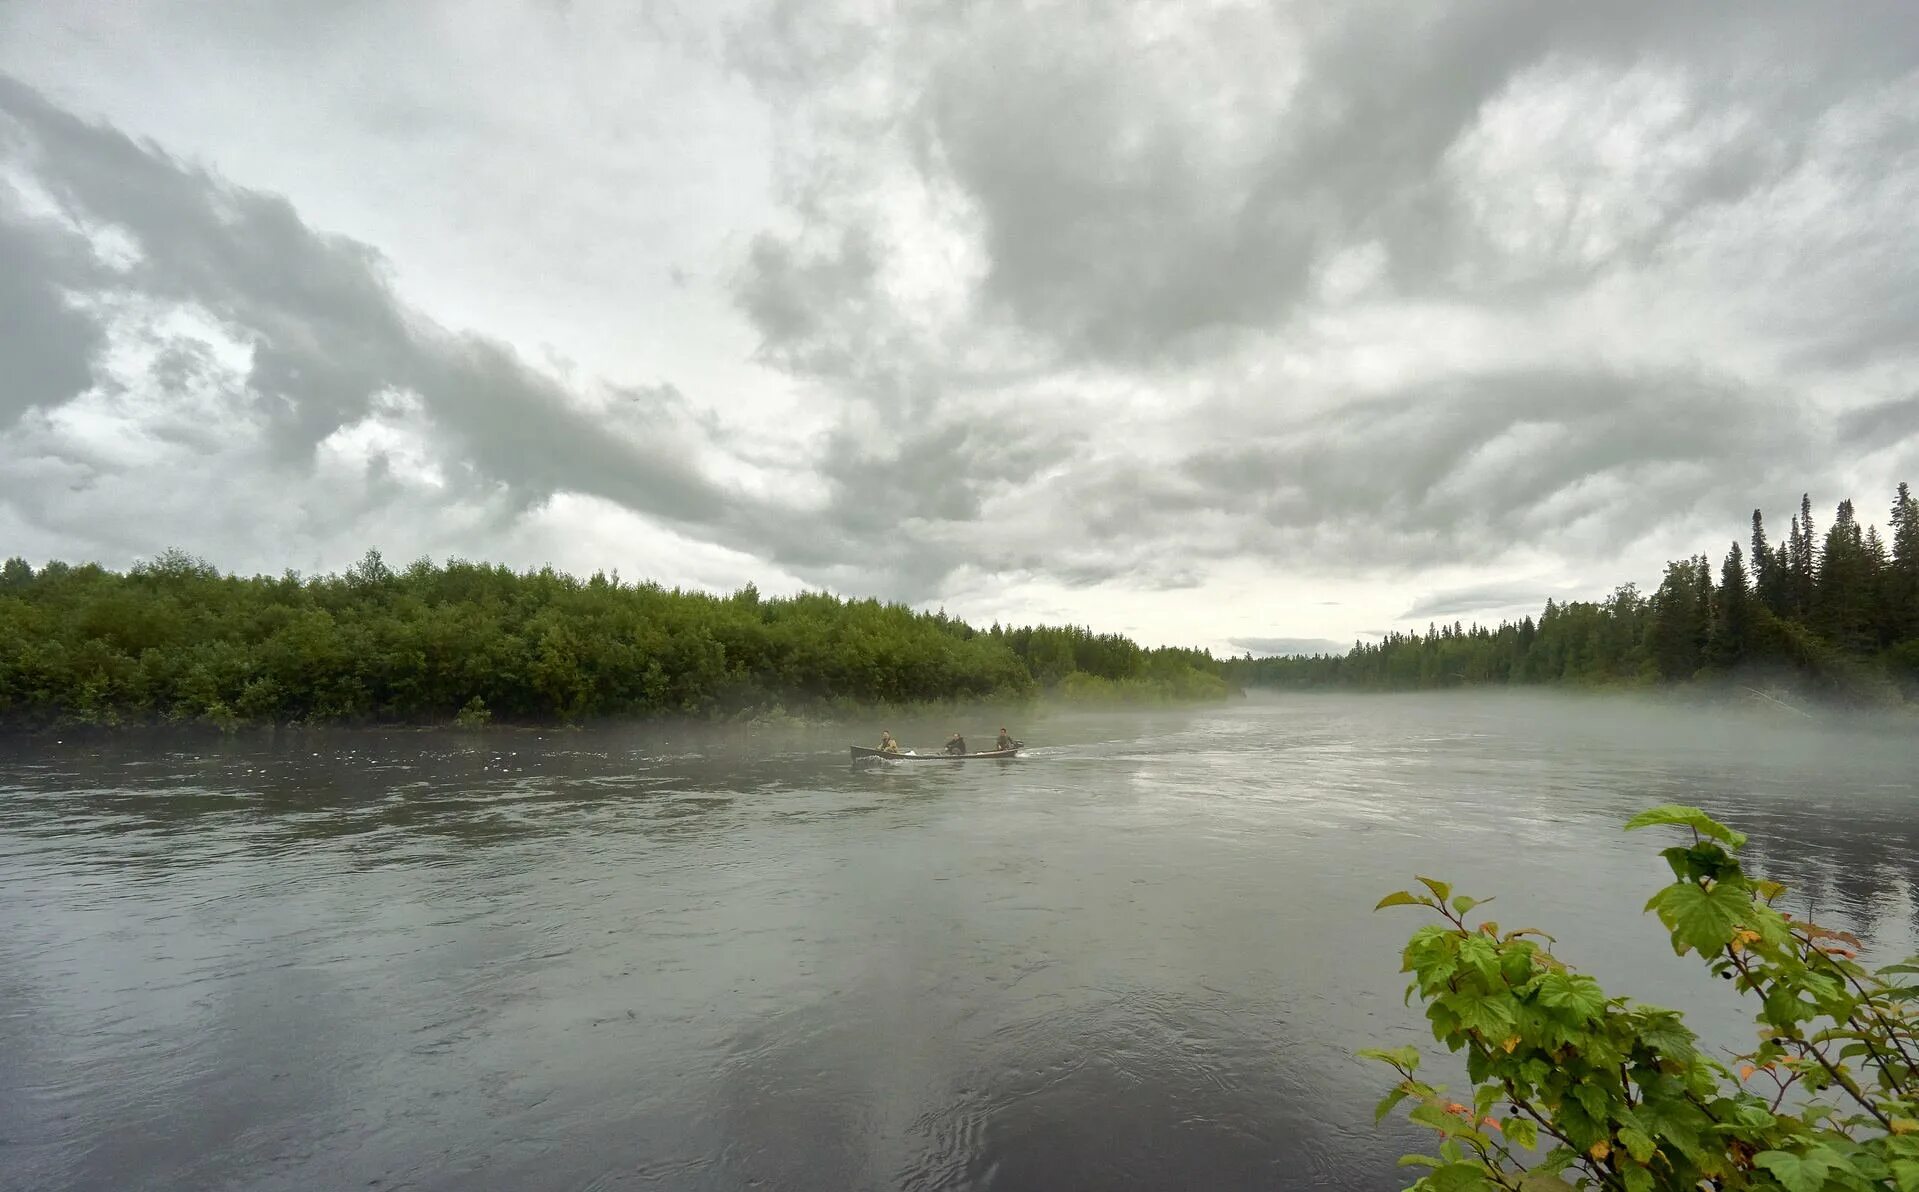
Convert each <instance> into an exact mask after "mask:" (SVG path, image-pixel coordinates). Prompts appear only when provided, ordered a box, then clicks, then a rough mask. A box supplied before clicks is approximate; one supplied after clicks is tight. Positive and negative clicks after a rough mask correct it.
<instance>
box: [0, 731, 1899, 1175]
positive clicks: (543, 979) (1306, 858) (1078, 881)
mask: <svg viewBox="0 0 1919 1192" xmlns="http://www.w3.org/2000/svg"><path fill="white" fill-rule="evenodd" d="M880 727H890V728H892V729H893V730H894V731H895V732H896V733H897V734H898V735H899V736H900V737H901V738H902V740H904V741H905V742H906V743H907V744H908V745H918V746H920V747H922V748H926V747H935V746H937V743H938V742H939V741H940V740H942V739H943V738H944V735H945V733H944V729H945V728H946V727H947V726H946V725H945V724H943V723H940V724H935V723H913V722H899V721H895V722H891V723H889V724H887V725H884V726H882V725H880V724H877V723H876V724H875V725H873V726H872V727H871V729H870V730H866V729H862V730H861V732H860V737H861V740H862V741H864V740H866V739H867V738H876V737H877V736H878V730H879V728H880ZM961 727H964V728H966V729H967V730H968V733H969V736H970V737H971V738H972V739H973V740H974V742H975V745H976V747H978V745H979V744H980V743H983V742H985V741H987V740H990V739H991V737H992V734H993V731H994V730H995V729H996V728H997V727H998V725H996V724H986V723H981V724H976V725H974V724H968V725H962V726H961ZM1011 727H1012V728H1013V730H1014V733H1015V735H1016V736H1020V737H1022V738H1023V739H1024V740H1025V741H1026V742H1027V743H1028V746H1029V752H1028V754H1027V755H1026V756H1024V757H1022V758H1020V759H1018V760H1017V761H1014V762H997V761H987V762H975V763H968V764H965V765H958V766H955V765H950V764H925V765H913V766H893V767H875V768H863V767H856V766H854V765H852V764H850V762H849V760H848V758H847V753H846V749H845V745H846V740H845V737H846V734H845V733H820V734H810V735H808V734H799V733H788V734H784V735H781V736H778V737H772V738H767V737H762V738H752V739H746V738H741V737H738V736H730V737H729V736H720V737H713V736H711V735H708V736H704V737H702V736H698V735H696V734H692V733H691V732H690V730H675V729H670V728H652V729H647V728H638V727H632V728H625V729H593V730H586V731H578V732H547V733H525V732H500V733H489V734H485V735H462V734H453V733H444V734H433V733H401V732H393V733H375V732H345V731H334V732H325V733H291V732H282V733H280V734H277V735H274V736H270V737H268V736H262V737H240V738H237V739H234V740H230V741H220V740H217V739H216V740H207V739H205V738H194V739H184V738H183V739H174V740H168V739H156V738H153V737H151V736H143V737H126V738H118V739H113V740H109V741H105V742H103V741H100V740H97V739H96V740H89V741H84V742H82V741H77V740H76V741H55V740H38V741H31V742H27V741H20V740H17V739H16V740H12V741H6V742H0V1187H4V1188H8V1189H13V1188H19V1189H36V1190H37V1189H47V1190H53V1189H66V1190H74V1192H93V1190H96V1189H97V1190H100V1192H106V1190H108V1189H111V1190H113V1192H131V1190H134V1189H169V1190H171V1189H260V1190H283V1189H284V1190H293V1189H301V1190H308V1189H366V1188H373V1189H387V1190H391V1189H434V1190H441V1189H444V1190H447V1192H452V1190H456V1189H457V1190H462V1192H474V1190H488V1189H501V1190H506V1189H513V1190H543V1189H616V1188H617V1189H625V1188H674V1189H677V1188H692V1189H735V1188H767V1189H809V1190H810V1189H819V1190H821V1192H827V1190H831V1192H845V1190H848V1189H895V1188H898V1189H959V1188H982V1189H983V1188H993V1189H1034V1190H1040V1189H1045V1190H1048V1192H1052V1190H1056V1189H1134V1188H1137V1189H1162V1188H1208V1189H1221V1190H1226V1189H1241V1188H1245V1189H1251V1188H1291V1187H1326V1188H1385V1187H1397V1186H1400V1185H1401V1183H1403V1181H1404V1178H1405V1175H1406V1173H1404V1172H1401V1171H1398V1170H1396V1169H1395V1168H1394V1166H1393V1162H1394V1159H1395V1158H1396V1157H1397V1156H1398V1154H1400V1153H1401V1152H1402V1151H1403V1150H1407V1149H1422V1146H1423V1142H1424V1138H1423V1137H1422V1136H1421V1135H1419V1134H1415V1133H1413V1132H1412V1131H1410V1129H1409V1128H1407V1127H1406V1126H1404V1125H1403V1124H1397V1125H1396V1124H1394V1123H1392V1122H1389V1123H1388V1124H1386V1125H1385V1126H1380V1127H1376V1126H1374V1124H1373V1121H1372V1105H1373V1102H1374V1100H1375V1099H1376V1098H1377V1097H1378V1095H1379V1094H1380V1093H1381V1092H1382V1091H1383V1090H1384V1089H1385V1087H1386V1085H1387V1081H1386V1079H1385V1074H1384V1070H1383V1069H1379V1068H1378V1067H1377V1066H1375V1065H1370V1064H1364V1063H1361V1062H1359V1061H1356V1060H1354V1059H1353V1058H1352V1055H1351V1053H1352V1051H1353V1050H1354V1049H1355V1048H1358V1047H1363V1046H1367V1045H1370V1044H1385V1045H1396V1044H1399V1043H1405V1042H1423V1043H1425V1044H1426V1046H1427V1050H1428V1052H1429V1054H1430V1053H1431V1040H1430V1036H1427V1035H1424V1032H1423V1027H1422V1024H1421V1021H1420V1018H1419V1011H1418V1008H1417V1006H1416V1005H1415V1006H1414V1007H1413V1008H1410V1009H1409V1008H1407V1007H1405V1006H1403V1005H1402V1004H1401V993H1402V990H1403V986H1404V978H1403V977H1402V976H1401V975H1400V974H1399V972H1398V955H1397V951H1398V947H1399V946H1400V944H1401V943H1402V942H1403V940H1404V938H1405V936H1406V934H1407V933H1408V932H1410V931H1411V930H1412V929H1413V928H1414V927H1415V926H1417V925H1418V923H1419V922H1421V920H1420V919H1419V917H1418V913H1417V912H1414V911H1410V910H1407V909H1404V908H1400V909H1395V910H1390V911H1385V912H1380V913H1377V914H1375V913H1373V911H1372V909H1371V908H1372V906H1373V904H1374V903H1375V902H1376V901H1377V900H1378V899H1379V897H1380V896H1381V895H1382V894H1385V893H1387V892H1388V891H1390V890H1394V889H1398V888H1401V887H1402V886H1405V885H1407V884H1409V883H1410V881H1411V878H1412V875H1413V874H1414V873H1428V874H1433V875H1436V876H1441V877H1446V878H1450V879H1452V880H1453V881H1454V882H1455V884H1456V885H1458V886H1459V887H1460V888H1461V889H1463V890H1467V891H1470V892H1471V893H1474V894H1475V895H1478V896H1481V897H1484V896H1488V895H1493V896H1497V897H1498V898H1499V899H1500V901H1499V902H1497V903H1495V904H1493V907H1490V908H1488V910H1489V911H1494V910H1499V911H1501V912H1502V913H1500V914H1499V915H1498V917H1500V918H1501V919H1503V920H1504V921H1505V923H1506V924H1507V925H1509V926H1519V925H1521V920H1524V921H1525V923H1526V924H1527V925H1538V926H1541V927H1544V928H1546V929H1547V930H1549V931H1552V932H1553V933H1554V934H1555V935H1556V936H1557V937H1558V939H1559V945H1558V952H1559V954H1560V955H1561V956H1562V957H1564V958H1565V959H1567V960H1568V961H1570V962H1571V963H1573V964H1574V965H1576V966H1577V967H1580V968H1582V969H1584V970H1585V971H1589V972H1592V973H1594V974H1595V975H1596V976H1598V977H1599V978H1600V980H1601V981H1602V983H1604V984H1606V985H1607V987H1608V988H1609V990H1611V991H1612V992H1615V993H1622V992H1626V993H1632V994H1634V995H1636V996H1640V997H1642V998H1645V999H1647V1000H1652V1001H1657V1002H1661V1003H1663V1004H1668V1005H1678V1006H1681V1007H1682V1008H1685V1009H1687V1010H1688V1011H1689V1012H1691V1013H1692V1014H1693V1015H1694V1016H1695V1017H1696V1019H1697V1022H1696V1025H1699V1026H1701V1027H1703V1028H1705V1029H1706V1031H1707V1033H1708V1035H1709V1037H1711V1038H1714V1039H1717V1038H1720V1037H1722V1036H1723V1038H1724V1039H1725V1040H1726V1041H1727V1042H1731V1043H1739V1042H1743V1041H1745V1040H1746V1039H1747V1038H1749V1028H1748V1027H1746V1026H1745V1025H1744V1023H1745V1018H1744V1017H1743V1016H1742V1015H1743V1012H1742V1011H1741V1009H1740V1007H1739V1006H1738V1005H1737V1003H1736V1001H1735V1000H1734V999H1733V998H1732V996H1731V994H1730V992H1729V991H1727V990H1726V989H1725V988H1724V986H1723V985H1722V983H1720V982H1715V981H1712V980H1710V979H1709V978H1708V977H1707V975H1706V974H1705V973H1704V971H1703V969H1701V968H1700V967H1699V966H1698V964H1697V961H1696V960H1680V959H1678V958H1675V957H1674V956H1673V955H1672V953H1671V949H1670V948H1669V947H1668V946H1667V945H1666V943H1665V942H1664V939H1663V936H1662V935H1661V932H1660V929H1659V927H1658V924H1657V922H1656V921H1655V920H1653V919H1652V918H1651V917H1650V916H1646V915H1643V914H1642V913H1641V906H1642V904H1643V903H1644V901H1645V899H1646V897H1647V896H1648V895H1649V894H1650V893H1651V892H1652V891H1653V890H1654V889H1656V888H1657V887H1658V885H1659V884H1660V883H1661V882H1662V881H1664V880H1665V879H1666V870H1665V867H1664V864H1663V862H1661V861H1660V860H1659V859H1658V857H1657V855H1656V851H1657V849H1658V848H1659V847H1661V846H1662V845H1663V843H1665V842H1664V841H1663V840H1661V839H1658V838H1656V834H1654V833H1634V834H1631V835H1628V834H1625V833H1622V832H1621V831H1620V830H1619V825H1620V824H1621V823H1622V822H1623V821H1624V820H1625V819H1626V818H1627V817H1628V816H1629V815H1631V814H1632V813H1633V812H1634V811H1636V810H1638V809H1640V808H1642V807H1644V806H1646V805H1649V804H1652V803H1657V802H1663V801H1683V802H1690V803H1697V804H1700V805H1703V806H1705V807H1707V808H1708V809H1709V810H1711V811H1713V812H1714V813H1715V814H1719V815H1722V816H1724V817H1726V818H1728V819H1730V820H1731V821H1733V822H1734V823H1735V825H1736V826H1738V827H1741V828H1743V829H1745V830H1747V831H1749V832H1750V833H1752V835H1753V837H1754V843H1753V846H1752V852H1753V853H1754V854H1755V855H1756V857H1757V858H1758V859H1759V860H1760V862H1761V868H1763V869H1765V870H1766V871H1768V872H1770V873H1771V874H1773V875H1774V876H1778V877H1781V878H1783V879H1784V880H1787V881H1789V882H1791V883H1792V884H1793V885H1794V887H1795V890H1794V892H1793V893H1792V894H1790V895H1789V896H1788V898H1789V901H1791V905H1793V906H1795V907H1798V906H1801V905H1802V904H1803V905H1804V906H1806V907H1810V908H1813V909H1815V910H1816V911H1817V913H1818V914H1820V915H1821V916H1822V917H1824V918H1825V919H1827V920H1829V921H1833V922H1835V923H1837V924H1840V925H1846V926H1851V927H1853V928H1855V929H1857V930H1860V931H1862V932H1864V933H1865V934H1866V935H1867V936H1868V938H1869V940H1870V941H1871V942H1872V943H1873V944H1874V946H1875V953H1876V954H1878V955H1881V956H1885V955H1890V954H1892V953H1898V954H1901V955H1903V954H1905V953H1909V952H1912V951H1914V950H1915V947H1916V945H1915V940H1914V931H1915V903H1914V897H1915V895H1914V882H1915V880H1919V791H1915V781H1916V779H1919V734H1914V733H1913V732H1912V731H1911V729H1910V727H1909V726H1908V727H1907V728H1906V729H1905V730H1904V731H1891V730H1888V729H1886V728H1883V727H1879V728H1868V727H1861V726H1857V725H1853V726H1845V725H1840V726H1832V725H1822V724H1818V723H1814V722H1812V721H1808V720H1802V719H1799V718H1796V717H1793V716H1791V715H1789V714H1786V713H1782V712H1777V711H1772V712H1760V711H1755V712H1749V713H1748V712H1741V713H1708V712H1703V711H1696V710H1686V709H1683V708H1676V707H1671V706H1657V705H1650V704H1636V703H1632V702H1628V701H1621V700H1602V699H1585V700H1578V699H1560V698H1546V697H1539V696H1452V697H1330V696H1329V697H1317V696H1315V697H1306V696H1300V697H1267V698H1252V699H1248V700H1244V701H1239V702H1235V703H1233V704H1231V705H1228V706H1225V707H1221V708H1205V709H1199V710H1169V711H1150V712H1051V713H1045V714H1041V715H1038V716H1036V717H1035V718H1034V719H1032V720H1031V721H1030V722H1028V723H1022V724H1016V725H1013V726H1011ZM1442 1067H1443V1065H1442Z"/></svg>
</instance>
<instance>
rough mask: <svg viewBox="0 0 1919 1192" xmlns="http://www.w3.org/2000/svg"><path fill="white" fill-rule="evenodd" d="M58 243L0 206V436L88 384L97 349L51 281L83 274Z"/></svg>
mask: <svg viewBox="0 0 1919 1192" xmlns="http://www.w3.org/2000/svg"><path fill="white" fill-rule="evenodd" d="M89 265H90V261H89V260H88V258H87V257H86V256H85V255H83V254H80V253H77V252H76V251H75V248H74V246H73V245H72V244H71V243H70V242H69V241H68V240H67V239H66V238H63V237H55V236H49V235H47V234H45V233H44V232H42V231H41V230H39V229H37V228H35V227H32V226H30V225H28V224H27V223H26V222H25V221H23V220H20V219H18V218H15V217H10V216H9V214H8V205H7V204H5V203H4V201H0V360H4V361H6V372H7V377H6V379H5V381H0V430H5V429H6V427H7V426H8V424H10V423H11V422H12V421H13V420H14V418H16V417H18V416H19V415H20V414H21V413H22V412H23V411H25V410H26V409H27V408H28V407H30V406H36V405H43V404H58V403H59V402H62V401H65V400H66V399H67V398H70V397H72V396H73V395H74V394H76V393H79V392H81V391H82V390H85V389H86V388H88V387H89V386H91V385H92V384H93V367H92V361H93V358H94V356H95V355H96V354H97V353H98V352H99V351H100V348H101V346H102V343H103V339H102V336H101V334H100V329H99V327H98V325H97V324H96V323H95V321H94V319H93V318H92V317H91V316H89V315H87V314H85V313H83V312H81V311H78V310H75V309H74V308H73V307H72V306H71V305H70V304H69V303H68V301H67V298H66V296H65V295H64V294H62V293H61V292H60V288H59V287H58V286H56V285H54V284H53V282H52V279H53V278H54V277H55V276H58V275H59V274H60V273H62V272H67V273H75V272H78V273H82V274H84V273H85V272H87V271H88V268H89Z"/></svg>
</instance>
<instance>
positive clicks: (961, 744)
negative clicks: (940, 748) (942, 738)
mask: <svg viewBox="0 0 1919 1192" xmlns="http://www.w3.org/2000/svg"><path fill="white" fill-rule="evenodd" d="M946 752H948V753H950V754H952V755H953V756H955V757H958V756H959V755H960V754H962V753H965V752H966V738H965V737H962V736H960V735H959V734H958V733H954V734H953V735H952V736H950V737H948V738H946Z"/></svg>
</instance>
